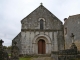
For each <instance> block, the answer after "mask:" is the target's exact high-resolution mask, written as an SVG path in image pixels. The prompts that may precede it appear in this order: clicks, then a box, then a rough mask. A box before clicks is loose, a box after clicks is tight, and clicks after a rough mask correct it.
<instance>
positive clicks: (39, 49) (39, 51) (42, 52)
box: [38, 39, 45, 54]
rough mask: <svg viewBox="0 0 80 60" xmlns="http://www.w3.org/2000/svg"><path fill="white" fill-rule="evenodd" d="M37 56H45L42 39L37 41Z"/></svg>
mask: <svg viewBox="0 0 80 60" xmlns="http://www.w3.org/2000/svg"><path fill="white" fill-rule="evenodd" d="M38 54H45V41H44V40H43V39H40V40H39V41H38Z"/></svg>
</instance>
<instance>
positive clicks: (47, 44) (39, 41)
mask: <svg viewBox="0 0 80 60" xmlns="http://www.w3.org/2000/svg"><path fill="white" fill-rule="evenodd" d="M32 43H33V52H34V54H51V39H50V38H49V36H47V35H36V36H35V37H34V39H33V41H32ZM41 46H42V47H41ZM39 49H40V50H39Z"/></svg>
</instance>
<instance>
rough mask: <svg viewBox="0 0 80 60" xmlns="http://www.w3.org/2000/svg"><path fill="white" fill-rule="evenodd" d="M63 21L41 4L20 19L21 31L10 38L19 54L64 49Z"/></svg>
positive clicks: (46, 52) (44, 52) (42, 52)
mask: <svg viewBox="0 0 80 60" xmlns="http://www.w3.org/2000/svg"><path fill="white" fill-rule="evenodd" d="M63 30H64V29H63V23H62V22H61V21H60V20H59V19H58V18H57V17H56V16H55V15H54V14H52V13H51V12H50V11H49V10H48V9H46V8H45V7H44V6H43V5H40V6H39V7H38V8H36V9H35V10H34V11H33V12H31V13H30V14H29V15H28V16H26V17H25V18H24V19H22V21H21V32H20V33H19V34H18V35H17V36H16V37H15V38H14V39H13V40H12V46H14V44H13V42H14V41H16V42H17V46H18V48H19V52H20V54H29V55H32V54H35V55H38V54H51V52H52V51H59V50H64V46H65V45H64V32H63Z"/></svg>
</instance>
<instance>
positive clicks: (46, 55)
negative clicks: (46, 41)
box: [33, 54, 51, 57]
mask: <svg viewBox="0 0 80 60" xmlns="http://www.w3.org/2000/svg"><path fill="white" fill-rule="evenodd" d="M33 57H51V54H38V55H33Z"/></svg>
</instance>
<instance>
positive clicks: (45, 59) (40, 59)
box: [31, 57, 52, 60]
mask: <svg viewBox="0 0 80 60" xmlns="http://www.w3.org/2000/svg"><path fill="white" fill-rule="evenodd" d="M31 60H52V59H51V57H37V58H32V59H31Z"/></svg>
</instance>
